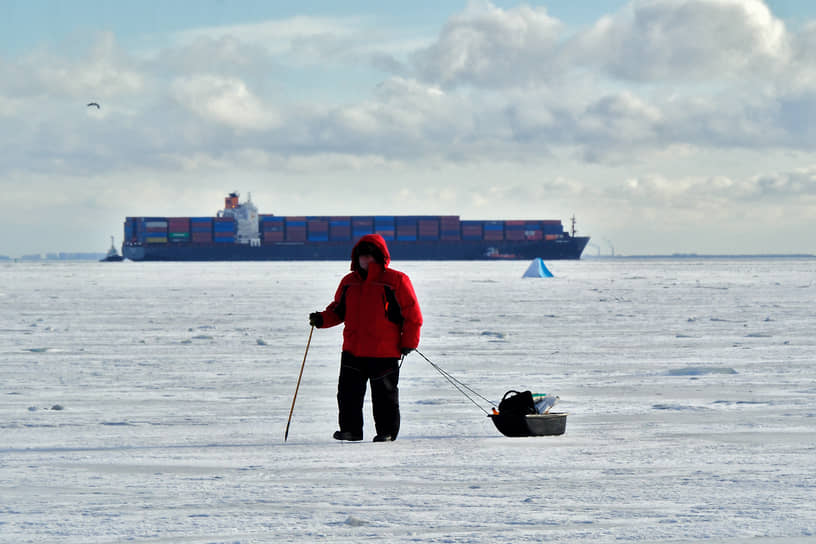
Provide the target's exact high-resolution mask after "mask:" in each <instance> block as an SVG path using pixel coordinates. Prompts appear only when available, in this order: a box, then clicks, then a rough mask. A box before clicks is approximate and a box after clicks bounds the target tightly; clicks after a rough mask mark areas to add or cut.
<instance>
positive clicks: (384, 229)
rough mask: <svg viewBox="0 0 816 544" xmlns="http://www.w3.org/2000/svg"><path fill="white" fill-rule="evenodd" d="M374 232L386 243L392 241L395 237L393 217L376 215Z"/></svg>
mask: <svg viewBox="0 0 816 544" xmlns="http://www.w3.org/2000/svg"><path fill="white" fill-rule="evenodd" d="M374 232H376V233H377V234H379V235H380V236H382V237H383V239H384V240H385V241H387V242H390V241H392V240H394V237H395V236H396V234H395V232H396V230H395V228H394V216H393V215H378V216H376V217H375V218H374Z"/></svg>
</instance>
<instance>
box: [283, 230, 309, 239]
mask: <svg viewBox="0 0 816 544" xmlns="http://www.w3.org/2000/svg"><path fill="white" fill-rule="evenodd" d="M286 240H287V241H289V242H304V241H306V227H289V228H287V229H286Z"/></svg>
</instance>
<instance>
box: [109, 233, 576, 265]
mask: <svg viewBox="0 0 816 544" xmlns="http://www.w3.org/2000/svg"><path fill="white" fill-rule="evenodd" d="M588 242H589V238H588V237H583V236H574V237H569V238H563V239H559V240H521V241H510V240H496V241H488V240H455V241H454V240H451V241H440V240H433V241H409V242H406V241H399V240H394V241H389V242H388V248H389V250H390V252H391V258H392V260H394V261H476V260H485V261H490V260H503V259H516V260H529V259H535V258H538V257H540V258H542V259H546V260H566V259H573V260H574V259H580V258H581V253H582V252H583V251H584V248H585V247H586V245H587V243H588ZM352 246H353V242H349V241H337V242H319V243H315V242H276V243H271V244H263V245H261V246H250V245H248V244H194V243H174V244H143V245H138V244H125V245H123V246H122V254H123V255H124V257H125V258H127V259H130V260H132V261H345V260H348V259H349V258H350V256H351V248H352Z"/></svg>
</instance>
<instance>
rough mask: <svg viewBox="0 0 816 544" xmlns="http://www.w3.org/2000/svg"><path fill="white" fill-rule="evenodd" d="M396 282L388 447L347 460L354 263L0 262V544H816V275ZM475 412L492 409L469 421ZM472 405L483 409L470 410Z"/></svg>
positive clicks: (769, 262) (679, 264)
mask: <svg viewBox="0 0 816 544" xmlns="http://www.w3.org/2000/svg"><path fill="white" fill-rule="evenodd" d="M547 264H548V266H549V268H550V269H551V270H552V272H553V273H554V274H555V276H556V277H555V278H552V279H521V275H522V273H523V272H524V270H525V269H526V267H527V265H528V263H527V262H491V263H482V262H479V263H460V262H448V263H442V262H395V263H393V267H394V268H397V269H400V270H403V271H405V272H407V273H408V274H409V275H410V276H411V278H412V279H413V283H414V286H415V288H416V291H417V295H418V297H419V300H420V303H421V307H422V310H423V313H424V316H425V325H424V327H423V329H422V342H421V344H420V350H421V351H422V353H424V354H425V355H426V356H427V357H428V358H429V359H431V360H432V361H434V362H435V363H437V364H438V365H440V366H441V367H442V368H444V369H445V370H447V371H448V372H449V373H451V374H452V375H454V376H455V377H457V378H458V379H459V380H461V381H462V382H464V383H466V384H468V385H470V386H471V387H472V388H473V389H474V390H476V391H477V392H479V393H480V394H482V395H484V396H485V397H487V398H488V399H490V400H493V401H498V400H499V399H500V398H501V396H502V395H503V393H504V392H505V391H507V390H509V389H531V390H532V391H534V392H542V393H544V392H546V393H551V394H557V395H559V396H560V397H561V403H560V404H559V405H558V406H556V409H557V410H560V411H565V412H568V414H569V415H568V417H567V428H566V433H565V434H564V435H562V436H556V437H534V438H507V437H504V436H502V435H501V434H500V433H499V432H498V431H497V430H496V429H495V427H494V426H493V425H492V423H491V421H490V420H489V419H488V418H486V417H485V415H484V414H483V413H482V412H481V410H480V409H479V407H477V406H475V405H474V404H473V403H471V402H470V401H469V400H468V399H467V398H465V397H464V396H463V395H462V394H461V393H459V392H458V391H457V390H456V389H454V388H453V387H452V386H451V385H450V384H449V383H448V382H446V381H445V380H444V379H443V378H442V377H441V376H440V375H439V374H438V373H437V372H436V371H435V370H434V368H433V367H431V365H429V364H428V363H427V362H426V361H424V360H423V359H422V358H421V357H419V356H418V355H416V354H412V355H410V356H408V358H407V359H406V361H405V364H404V366H403V368H402V375H401V381H400V386H401V406H402V416H403V425H402V430H401V433H400V437H399V440H397V441H396V442H394V443H384V444H382V443H381V444H374V443H371V442H370V439H371V438H372V437H373V434H374V433H373V423H372V422H371V416H370V405H369V404H368V403H367V404H366V433H367V434H366V440H365V441H364V442H361V443H339V442H335V441H334V440H332V439H331V435H332V432H333V431H334V430H335V429H336V404H335V400H334V396H335V390H336V379H337V374H338V369H339V352H340V343H341V336H340V335H341V329H340V328H339V327H338V328H335V329H329V330H316V331H315V333H314V336H313V338H312V341H311V347H310V349H309V352H308V357H307V360H306V366H305V370H304V374H303V382H302V384H301V387H300V392H299V395H298V398H297V404H296V406H295V410H294V416H293V419H292V423H291V427H290V432H289V439H288V441H287V442H284V440H283V435H284V429H285V427H286V420H287V416H288V414H289V408H290V406H291V401H292V395H293V393H294V389H295V384H296V381H297V376H298V372H299V370H300V367H301V362H302V361H303V356H304V351H305V348H306V342H307V339H308V337H309V326H308V323H307V321H308V318H307V316H308V314H309V312H311V311H314V310H316V309H322V308H323V307H325V305H326V304H327V303H328V302H329V301H330V299H331V297H332V295H333V293H334V290H335V288H336V286H337V283H338V281H339V280H340V278H341V276H342V275H343V274H344V273H345V272H346V270H347V263H341V262H324V263H214V264H200V263H189V264H188V263H132V262H124V263H107V264H103V263H80V262H77V263H67V262H65V263H63V262H43V263H4V264H0V308H2V310H0V542H3V543H6V542H7V543H15V544H18V543H25V542H37V543H77V544H79V543H82V544H87V543H118V542H137V543H142V542H144V543H196V544H197V543H215V542H218V543H242V544H244V543H256V542H297V543H304V542H344V543H358V542H375V541H376V542H389V543H391V542H445V543H475V542H491V543H492V542H507V543H516V542H569V543H605V542H621V541H622V542H629V541H638V542H648V543H654V542H657V543H661V542H667V543H668V542H671V543H679V542H701V541H706V542H716V543H740V544H748V543H751V544H754V543H757V544H759V543H791V542H792V543H804V542H816V417H814V416H816V367H814V359H816V335H815V334H814V330H816V260H814V259H794V258H783V259H771V258H768V259H663V260H661V259H592V260H583V261H579V262H559V261H552V262H548V263H547ZM479 402H480V403H482V402H483V401H479ZM484 407H485V408H489V405H484Z"/></svg>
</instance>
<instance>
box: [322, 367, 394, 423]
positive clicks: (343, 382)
mask: <svg viewBox="0 0 816 544" xmlns="http://www.w3.org/2000/svg"><path fill="white" fill-rule="evenodd" d="M369 380H370V381H371V404H372V407H373V410H374V427H375V429H376V431H377V434H378V435H383V436H384V435H391V437H392V439H396V438H397V433H398V432H399V428H400V411H399V389H398V388H397V382H399V359H391V358H380V357H355V356H354V355H352V354H351V353H349V352H347V351H344V352H343V355H342V356H341V358H340V378H339V380H338V383H337V407H338V409H339V415H338V420H339V423H340V431H342V432H349V433H352V434H355V435H359V436H362V435H363V399H364V398H365V393H366V382H368V381H369Z"/></svg>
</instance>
